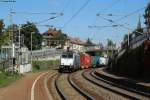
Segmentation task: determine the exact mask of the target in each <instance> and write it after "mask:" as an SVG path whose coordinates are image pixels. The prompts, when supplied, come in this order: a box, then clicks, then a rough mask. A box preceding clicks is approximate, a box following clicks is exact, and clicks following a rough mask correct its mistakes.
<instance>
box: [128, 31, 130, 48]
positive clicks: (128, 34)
mask: <svg viewBox="0 0 150 100" xmlns="http://www.w3.org/2000/svg"><path fill="white" fill-rule="evenodd" d="M129 45H130V33H128V46H129Z"/></svg>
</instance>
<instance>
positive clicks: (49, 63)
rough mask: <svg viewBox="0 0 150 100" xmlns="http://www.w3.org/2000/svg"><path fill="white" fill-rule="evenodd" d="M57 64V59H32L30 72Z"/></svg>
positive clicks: (53, 66)
mask: <svg viewBox="0 0 150 100" xmlns="http://www.w3.org/2000/svg"><path fill="white" fill-rule="evenodd" d="M58 64H59V60H48V61H32V65H33V69H32V72H39V71H43V70H47V69H49V68H55V67H56V66H57V65H58Z"/></svg>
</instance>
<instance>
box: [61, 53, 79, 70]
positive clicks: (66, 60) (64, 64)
mask: <svg viewBox="0 0 150 100" xmlns="http://www.w3.org/2000/svg"><path fill="white" fill-rule="evenodd" d="M79 68H80V56H79V54H77V53H74V52H71V51H69V52H64V53H63V54H62V55H61V57H60V66H59V72H72V71H75V70H78V69H79Z"/></svg>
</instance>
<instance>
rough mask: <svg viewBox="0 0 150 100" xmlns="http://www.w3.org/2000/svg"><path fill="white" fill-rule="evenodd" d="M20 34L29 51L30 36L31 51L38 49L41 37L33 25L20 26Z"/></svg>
mask: <svg viewBox="0 0 150 100" xmlns="http://www.w3.org/2000/svg"><path fill="white" fill-rule="evenodd" d="M21 34H23V35H24V43H25V45H26V46H27V47H28V48H29V50H31V34H32V49H33V50H35V49H40V48H41V44H42V35H41V34H40V33H39V30H38V28H37V27H36V25H35V24H34V23H31V22H27V23H26V24H23V25H22V26H21Z"/></svg>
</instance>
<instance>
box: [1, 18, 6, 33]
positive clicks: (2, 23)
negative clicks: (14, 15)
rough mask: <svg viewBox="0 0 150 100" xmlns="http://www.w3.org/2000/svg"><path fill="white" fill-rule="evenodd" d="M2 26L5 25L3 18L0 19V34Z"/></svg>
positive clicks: (2, 29)
mask: <svg viewBox="0 0 150 100" xmlns="http://www.w3.org/2000/svg"><path fill="white" fill-rule="evenodd" d="M4 27H5V24H4V22H3V20H2V19H1V20H0V34H2V33H3V31H4Z"/></svg>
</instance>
